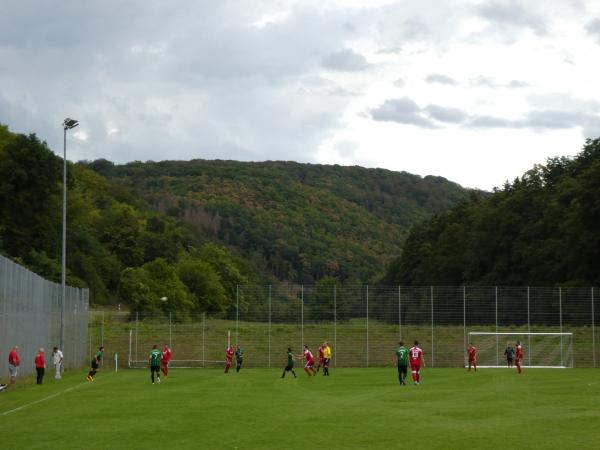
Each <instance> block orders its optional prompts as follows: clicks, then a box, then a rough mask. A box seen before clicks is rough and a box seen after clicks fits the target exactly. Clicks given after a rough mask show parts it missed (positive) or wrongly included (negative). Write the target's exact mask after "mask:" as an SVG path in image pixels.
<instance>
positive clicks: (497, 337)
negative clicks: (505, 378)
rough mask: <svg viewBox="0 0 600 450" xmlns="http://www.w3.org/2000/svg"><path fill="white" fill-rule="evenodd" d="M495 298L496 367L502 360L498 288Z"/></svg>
mask: <svg viewBox="0 0 600 450" xmlns="http://www.w3.org/2000/svg"><path fill="white" fill-rule="evenodd" d="M494 298H495V304H496V365H497V366H499V365H500V360H499V359H498V353H499V342H500V336H498V286H496V289H495V293H494Z"/></svg>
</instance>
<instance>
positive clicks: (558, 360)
mask: <svg viewBox="0 0 600 450" xmlns="http://www.w3.org/2000/svg"><path fill="white" fill-rule="evenodd" d="M517 341H521V346H522V347H523V362H522V363H521V366H522V367H537V368H548V369H550V368H557V369H564V368H567V367H573V333H513V332H507V333H494V332H486V331H471V332H469V342H470V343H471V344H473V345H474V346H475V347H476V348H477V367H481V368H486V367H490V368H491V367H508V361H507V353H510V350H508V349H509V347H511V348H512V349H514V350H516V344H517ZM507 350H508V352H507ZM465 362H466V361H465Z"/></svg>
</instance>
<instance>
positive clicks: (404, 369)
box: [398, 364, 408, 376]
mask: <svg viewBox="0 0 600 450" xmlns="http://www.w3.org/2000/svg"><path fill="white" fill-rule="evenodd" d="M398 373H399V374H400V375H404V376H406V375H408V366H407V365H406V364H398Z"/></svg>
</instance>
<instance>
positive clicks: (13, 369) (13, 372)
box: [8, 345, 21, 385]
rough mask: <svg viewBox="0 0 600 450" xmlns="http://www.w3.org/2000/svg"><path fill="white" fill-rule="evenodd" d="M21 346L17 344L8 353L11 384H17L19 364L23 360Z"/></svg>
mask: <svg viewBox="0 0 600 450" xmlns="http://www.w3.org/2000/svg"><path fill="white" fill-rule="evenodd" d="M18 351H19V347H18V346H17V345H15V346H14V347H13V348H12V350H11V351H10V353H9V354H8V375H9V376H10V384H13V385H14V384H16V382H17V374H18V372H19V366H20V365H21V360H20V359H19V354H18V353H17V352H18Z"/></svg>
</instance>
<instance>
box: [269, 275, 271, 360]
mask: <svg viewBox="0 0 600 450" xmlns="http://www.w3.org/2000/svg"><path fill="white" fill-rule="evenodd" d="M270 368H271V285H269V369H270Z"/></svg>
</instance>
